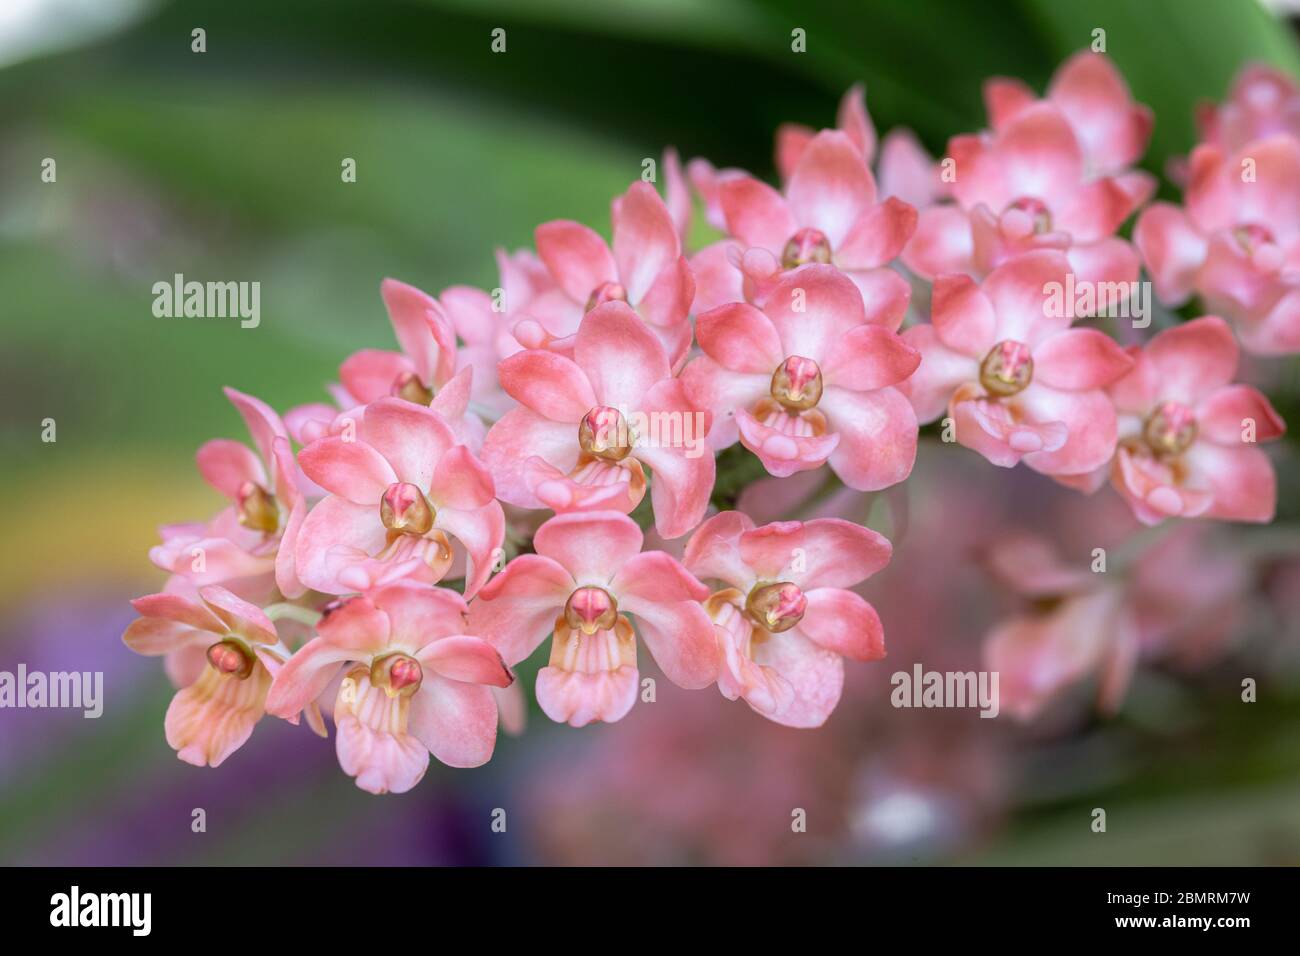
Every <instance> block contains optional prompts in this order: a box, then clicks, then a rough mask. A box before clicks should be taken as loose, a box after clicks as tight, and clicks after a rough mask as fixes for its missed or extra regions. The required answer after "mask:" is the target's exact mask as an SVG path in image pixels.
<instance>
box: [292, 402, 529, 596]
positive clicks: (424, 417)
mask: <svg viewBox="0 0 1300 956" xmlns="http://www.w3.org/2000/svg"><path fill="white" fill-rule="evenodd" d="M298 461H299V464H300V465H301V466H302V470H303V471H304V472H305V473H306V474H307V476H308V477H309V478H311V479H312V480H313V481H315V482H316V483H317V484H319V485H320V486H321V487H322V488H324V489H325V490H326V491H328V492H329V494H328V495H327V496H326V497H325V498H323V499H322V500H321V501H320V502H319V503H318V504H317V505H316V506H315V507H314V508H312V509H311V511H310V512H308V514H307V518H306V520H305V521H303V524H302V528H301V530H300V531H299V535H298V545H297V554H296V558H297V564H298V573H299V574H300V575H301V577H302V580H303V581H304V582H306V583H307V584H308V585H309V586H310V587H313V588H315V589H316V590H318V591H324V592H326V593H328V594H346V593H348V592H351V591H365V590H369V589H370V588H374V587H379V586H381V585H384V584H391V583H394V582H396V581H398V580H402V579H405V578H410V579H412V580H414V581H419V582H422V583H425V584H436V583H437V582H438V581H440V580H442V578H443V576H444V575H446V573H447V571H448V569H449V568H450V567H451V563H452V557H453V555H452V547H451V541H450V540H449V538H454V539H456V541H458V542H459V543H460V544H461V546H462V547H463V548H464V550H465V553H466V560H467V567H466V574H465V593H466V594H467V595H469V596H471V597H472V596H473V595H474V592H475V591H477V590H478V589H479V588H480V587H481V586H482V585H483V582H484V581H486V580H487V576H488V575H489V574H490V573H491V571H492V563H493V560H494V559H495V553H496V552H497V549H499V548H500V547H501V544H502V541H503V540H504V538H505V515H504V514H503V513H502V510H501V505H500V504H499V503H498V502H497V501H496V498H495V497H494V491H493V485H492V476H491V475H490V474H489V473H488V470H487V469H486V468H485V467H484V466H483V465H482V463H480V462H479V460H478V459H477V458H475V457H474V455H473V453H472V452H470V450H469V449H468V448H466V447H465V446H464V445H458V444H456V440H455V436H453V434H452V431H451V428H450V426H449V425H448V424H447V423H446V422H445V421H444V420H443V419H442V417H441V416H439V415H438V413H437V412H435V411H433V410H431V409H429V408H426V407H424V406H423V405H417V404H414V403H412V402H408V401H406V400H404V399H400V398H381V399H379V400H377V401H375V402H373V403H372V404H370V405H368V406H367V407H366V409H365V414H364V415H363V416H362V418H361V421H360V422H359V423H357V425H356V434H355V438H354V440H351V441H349V440H348V436H347V435H338V436H333V435H332V436H329V437H326V438H322V439H319V440H318V441H315V442H312V443H311V444H310V445H308V446H307V447H306V448H304V449H303V450H302V451H301V452H299V453H298Z"/></svg>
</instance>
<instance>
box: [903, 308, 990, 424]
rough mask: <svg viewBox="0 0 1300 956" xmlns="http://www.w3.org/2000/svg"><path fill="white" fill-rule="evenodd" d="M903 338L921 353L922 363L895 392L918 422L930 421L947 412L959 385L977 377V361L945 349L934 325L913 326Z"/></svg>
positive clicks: (904, 333) (905, 332)
mask: <svg viewBox="0 0 1300 956" xmlns="http://www.w3.org/2000/svg"><path fill="white" fill-rule="evenodd" d="M902 338H903V341H905V342H907V343H908V344H909V345H911V346H912V347H913V348H915V349H916V350H917V351H918V352H919V353H920V354H921V364H920V366H919V367H918V368H917V370H916V371H915V372H914V373H913V374H912V375H911V377H909V378H908V379H906V380H905V381H903V382H901V383H899V386H898V390H899V391H900V392H902V393H903V394H904V395H905V396H907V399H908V401H910V402H911V403H912V408H913V409H914V410H915V411H916V417H917V418H918V419H919V420H920V421H921V422H923V423H924V422H932V421H934V420H935V419H936V418H939V417H940V416H941V415H943V413H944V412H945V411H946V410H947V408H948V400H949V399H950V398H951V397H952V393H953V392H954V391H956V389H957V387H958V386H959V385H961V384H962V383H963V382H973V381H975V380H976V379H978V378H979V360H978V359H975V358H972V357H971V356H970V355H964V354H962V353H961V352H955V351H953V350H952V349H950V348H948V346H946V345H945V344H944V343H943V342H942V341H940V339H939V335H938V333H937V332H936V331H935V329H934V326H933V325H914V326H912V327H911V328H909V329H905V330H904V331H903V335H902Z"/></svg>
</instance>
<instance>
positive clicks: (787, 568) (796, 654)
mask: <svg viewBox="0 0 1300 956" xmlns="http://www.w3.org/2000/svg"><path fill="white" fill-rule="evenodd" d="M891 553H892V548H891V547H890V544H889V542H888V541H887V540H886V539H885V538H883V537H881V536H880V535H879V534H877V533H876V532H874V531H871V530H869V529H867V528H864V527H862V526H861V525H858V524H854V523H853V522H851V521H843V520H840V519H838V518H818V519H815V520H812V521H806V522H799V521H780V522H773V523H772V524H767V525H763V526H762V527H761V528H755V527H754V522H753V521H752V520H750V518H749V517H748V516H747V515H744V514H741V513H740V512H739V511H726V512H723V513H722V514H719V515H715V516H714V517H712V518H710V519H709V520H708V521H706V522H705V523H704V524H702V525H701V526H700V529H699V530H698V531H696V532H695V534H694V535H692V536H691V540H690V543H689V544H688V545H687V547H686V560H685V563H686V567H687V569H688V570H689V571H690V572H691V573H692V574H694V575H696V576H697V577H699V578H704V579H715V580H717V581H720V582H721V583H722V584H723V588H722V589H721V590H718V591H716V592H715V593H714V594H713V595H712V596H711V597H710V598H709V599H708V601H707V602H706V604H705V609H706V610H707V611H708V612H709V616H710V617H711V618H712V619H713V622H714V626H715V627H716V628H717V634H718V641H719V643H720V644H721V646H722V653H723V658H722V661H723V663H722V668H721V670H720V672H719V675H718V689H719V690H720V691H722V694H723V696H724V697H726V698H728V699H729V700H735V699H736V698H737V697H743V698H744V699H745V701H746V702H747V703H748V704H749V705H750V706H751V707H752V708H754V710H755V711H757V712H758V713H760V714H762V715H763V716H765V717H767V718H769V719H770V720H773V721H775V722H777V723H778V724H785V725H787V726H790V727H820V726H821V725H822V724H823V723H825V722H826V718H827V717H829V716H830V714H831V711H833V710H834V709H835V705H836V704H838V703H839V700H840V693H841V691H842V689H843V686H844V660H843V658H845V657H848V658H850V659H852V660H859V661H871V660H879V659H880V658H882V657H884V656H885V639H884V632H883V630H882V628H881V626H880V618H879V616H878V615H877V614H876V611H875V609H874V608H872V606H871V605H870V604H868V603H867V602H866V601H865V600H863V599H862V598H861V597H859V596H858V595H857V594H854V593H853V592H852V591H849V590H846V589H847V588H851V587H853V586H855V585H857V584H860V583H861V582H862V581H864V580H866V579H867V578H869V577H870V576H871V575H873V574H875V573H876V572H877V571H879V570H880V569H881V568H883V567H884V566H885V565H886V564H888V563H889V558H890V554H891Z"/></svg>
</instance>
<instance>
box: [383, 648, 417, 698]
mask: <svg viewBox="0 0 1300 956" xmlns="http://www.w3.org/2000/svg"><path fill="white" fill-rule="evenodd" d="M423 681H424V668H422V667H421V666H420V662H419V661H417V660H416V659H415V658H414V657H411V656H410V655H409V654H404V653H402V652H401V651H393V652H392V653H389V654H381V655H380V656H379V657H376V658H375V659H374V660H373V661H371V663H370V685H371V686H372V687H381V688H383V690H384V693H386V694H387V695H388V696H389V697H410V696H411V695H413V694H414V693H415V692H416V691H417V690H419V689H420V684H421V683H423Z"/></svg>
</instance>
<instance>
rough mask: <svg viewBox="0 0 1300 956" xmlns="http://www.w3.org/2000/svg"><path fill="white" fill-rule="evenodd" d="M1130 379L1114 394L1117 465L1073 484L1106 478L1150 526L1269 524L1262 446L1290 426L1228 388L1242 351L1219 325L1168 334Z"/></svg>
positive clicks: (1198, 323) (1091, 485)
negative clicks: (1199, 520) (1181, 520)
mask: <svg viewBox="0 0 1300 956" xmlns="http://www.w3.org/2000/svg"><path fill="white" fill-rule="evenodd" d="M1129 354H1130V355H1131V356H1132V357H1133V359H1134V366H1133V370H1132V371H1131V372H1129V373H1128V374H1127V375H1125V376H1124V377H1123V378H1121V379H1120V380H1119V381H1117V382H1115V383H1114V384H1113V385H1111V386H1110V389H1109V393H1110V395H1111V398H1112V399H1113V400H1114V402H1115V407H1116V410H1117V411H1118V413H1119V424H1118V434H1119V444H1118V446H1117V448H1116V452H1115V457H1114V459H1113V461H1111V462H1109V463H1108V464H1106V465H1104V466H1102V467H1101V468H1100V469H1098V471H1097V472H1095V473H1094V474H1092V475H1088V476H1080V477H1079V478H1078V479H1077V480H1076V481H1069V480H1067V483H1069V484H1072V485H1074V486H1075V487H1079V488H1081V489H1082V490H1085V491H1091V490H1093V489H1095V488H1096V487H1098V486H1099V485H1101V484H1102V483H1103V482H1105V480H1106V479H1107V478H1108V477H1109V478H1110V480H1111V483H1112V484H1113V485H1114V487H1115V490H1116V491H1118V492H1119V493H1120V495H1122V496H1123V498H1124V500H1125V501H1127V502H1128V504H1129V507H1131V508H1132V509H1133V513H1134V514H1135V515H1136V516H1137V517H1138V519H1139V520H1140V521H1142V522H1143V523H1144V524H1149V525H1150V524H1158V523H1159V522H1161V521H1163V520H1164V519H1165V518H1170V517H1180V516H1181V517H1187V518H1194V517H1197V516H1200V515H1204V516H1205V517H1208V518H1224V519H1227V520H1234V521H1256V522H1264V521H1270V520H1272V518H1273V511H1274V507H1275V505H1276V502H1277V478H1276V476H1275V475H1274V473H1273V465H1272V464H1271V463H1270V462H1269V460H1268V456H1267V455H1266V454H1265V453H1264V451H1263V450H1262V449H1260V448H1257V447H1255V443H1256V442H1261V441H1272V440H1274V439H1276V438H1279V437H1281V435H1282V434H1283V432H1284V431H1285V430H1286V425H1285V423H1284V422H1283V421H1282V419H1281V418H1280V417H1279V416H1278V414H1277V412H1276V411H1274V410H1273V406H1272V405H1270V404H1269V401H1268V399H1267V398H1265V397H1264V395H1263V394H1262V393H1261V392H1260V391H1259V390H1258V389H1255V388H1252V387H1251V386H1249V385H1242V384H1230V383H1231V382H1232V379H1233V377H1234V376H1235V374H1236V371H1237V354H1238V353H1237V343H1236V340H1235V339H1233V337H1232V330H1231V329H1229V328H1228V325H1227V323H1226V322H1224V321H1223V320H1222V319H1220V318H1218V317H1217V316H1205V317H1204V318H1200V319H1195V320H1193V321H1191V322H1187V323H1185V324H1183V325H1179V326H1175V327H1173V328H1169V329H1165V330H1164V331H1162V332H1160V333H1158V334H1157V335H1156V336H1155V337H1154V338H1152V339H1151V341H1150V342H1148V343H1147V344H1146V346H1145V348H1138V347H1136V346H1134V347H1133V348H1132V349H1130V350H1129Z"/></svg>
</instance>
